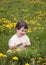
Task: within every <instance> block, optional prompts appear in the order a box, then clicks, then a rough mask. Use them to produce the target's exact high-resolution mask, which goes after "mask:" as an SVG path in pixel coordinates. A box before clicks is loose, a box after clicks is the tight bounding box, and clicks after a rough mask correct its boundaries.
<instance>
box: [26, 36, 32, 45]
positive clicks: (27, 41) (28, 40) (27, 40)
mask: <svg viewBox="0 0 46 65" xmlns="http://www.w3.org/2000/svg"><path fill="white" fill-rule="evenodd" d="M25 44H31V43H30V39H29V37H28V36H26V38H25Z"/></svg>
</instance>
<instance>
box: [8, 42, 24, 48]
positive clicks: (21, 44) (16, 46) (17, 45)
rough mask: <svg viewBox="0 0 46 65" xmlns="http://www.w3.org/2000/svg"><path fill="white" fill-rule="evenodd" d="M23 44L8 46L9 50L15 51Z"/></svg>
mask: <svg viewBox="0 0 46 65" xmlns="http://www.w3.org/2000/svg"><path fill="white" fill-rule="evenodd" d="M22 44H23V43H19V44H17V45H15V46H9V48H10V49H16V48H17V47H19V46H21V45H22Z"/></svg>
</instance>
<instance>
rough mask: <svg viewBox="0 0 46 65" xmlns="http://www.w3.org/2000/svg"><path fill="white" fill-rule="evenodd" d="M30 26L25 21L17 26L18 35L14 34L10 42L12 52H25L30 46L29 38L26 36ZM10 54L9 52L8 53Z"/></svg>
mask: <svg viewBox="0 0 46 65" xmlns="http://www.w3.org/2000/svg"><path fill="white" fill-rule="evenodd" d="M27 29H28V26H27V23H26V22H24V21H19V22H17V24H16V28H15V30H16V34H14V35H13V36H12V37H11V39H10V40H9V42H8V46H9V49H10V50H14V49H20V50H24V49H26V47H29V46H30V44H31V43H30V40H29V37H28V36H27V35H26V32H27ZM7 52H8V51H7Z"/></svg>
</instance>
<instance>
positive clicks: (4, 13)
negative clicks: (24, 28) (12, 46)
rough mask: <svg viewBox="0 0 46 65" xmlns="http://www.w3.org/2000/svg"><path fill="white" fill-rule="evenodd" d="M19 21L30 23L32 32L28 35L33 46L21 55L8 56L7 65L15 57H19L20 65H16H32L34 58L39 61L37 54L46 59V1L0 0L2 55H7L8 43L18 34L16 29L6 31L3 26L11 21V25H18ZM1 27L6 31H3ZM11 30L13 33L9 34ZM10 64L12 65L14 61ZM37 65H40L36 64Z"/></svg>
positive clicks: (0, 43) (0, 47)
mask: <svg viewBox="0 0 46 65" xmlns="http://www.w3.org/2000/svg"><path fill="white" fill-rule="evenodd" d="M2 18H6V20H3V19H2ZM14 18H15V19H14ZM18 20H25V21H27V22H28V25H29V28H30V30H31V32H27V35H28V36H29V38H30V42H31V46H30V47H29V48H27V50H26V51H25V52H23V53H21V54H13V55H12V54H11V55H8V58H7V59H6V65H7V64H9V63H8V62H9V60H10V61H11V58H12V57H13V56H18V57H19V60H20V61H18V63H19V64H16V65H24V64H25V63H26V62H29V63H30V60H29V59H30V58H32V57H33V58H35V60H36V61H37V57H36V54H41V57H42V58H43V59H44V58H46V0H38V1H36V0H35V1H34V0H32V1H30V0H29V1H28V0H25V1H24V0H0V52H1V53H4V54H5V53H6V51H7V50H8V41H9V39H10V38H11V36H12V35H14V34H15V33H16V31H15V30H14V28H15V27H13V28H11V29H9V28H6V29H5V27H3V26H2V25H3V24H9V22H8V23H4V21H11V23H14V22H15V23H16V22H17V21H18ZM32 21H33V23H32ZM1 26H2V28H3V29H4V31H1V29H2V28H1ZM36 27H37V28H36ZM9 30H10V31H11V32H9ZM13 30H14V31H13ZM21 62H22V63H21ZM0 63H1V61H0ZM10 63H12V61H11V62H10ZM20 63H21V64H20ZM23 63H24V64H23ZM43 63H46V61H44V60H43V61H42V62H41V64H39V65H42V64H43ZM1 65H2V64H1ZM13 65H14V63H13ZM31 65H33V64H32V63H31ZM36 65H38V64H37V63H36ZM43 65H44V64H43ZM45 65H46V64H45Z"/></svg>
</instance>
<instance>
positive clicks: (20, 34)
mask: <svg viewBox="0 0 46 65" xmlns="http://www.w3.org/2000/svg"><path fill="white" fill-rule="evenodd" d="M16 31H17V34H18V35H19V36H23V35H25V34H26V32H27V29H24V27H22V28H21V29H19V30H18V29H16Z"/></svg>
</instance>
